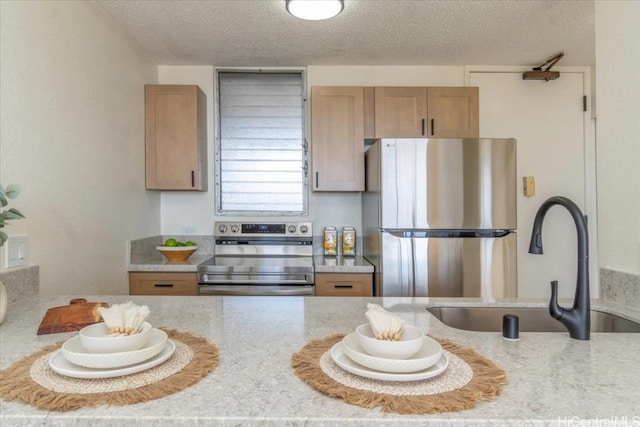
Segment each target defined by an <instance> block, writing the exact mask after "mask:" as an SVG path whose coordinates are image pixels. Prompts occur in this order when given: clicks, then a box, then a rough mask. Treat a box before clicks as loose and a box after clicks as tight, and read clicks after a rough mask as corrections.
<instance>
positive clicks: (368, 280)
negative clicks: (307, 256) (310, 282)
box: [315, 273, 373, 297]
mask: <svg viewBox="0 0 640 427" xmlns="http://www.w3.org/2000/svg"><path fill="white" fill-rule="evenodd" d="M315 279H316V280H315V281H316V284H315V286H316V296H324V297H333V296H349V297H370V296H373V286H372V283H373V282H372V277H371V274H361V273H358V274H334V273H320V274H316V276H315Z"/></svg>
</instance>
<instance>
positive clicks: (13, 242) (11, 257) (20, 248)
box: [4, 236, 29, 268]
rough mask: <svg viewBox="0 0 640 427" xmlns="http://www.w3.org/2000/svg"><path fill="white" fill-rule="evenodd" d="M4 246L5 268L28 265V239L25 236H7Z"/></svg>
mask: <svg viewBox="0 0 640 427" xmlns="http://www.w3.org/2000/svg"><path fill="white" fill-rule="evenodd" d="M5 245H6V251H5V254H6V255H5V262H4V265H6V266H7V268H13V267H22V266H24V265H28V264H29V238H28V237H27V236H9V238H8V239H7V241H6V243H5Z"/></svg>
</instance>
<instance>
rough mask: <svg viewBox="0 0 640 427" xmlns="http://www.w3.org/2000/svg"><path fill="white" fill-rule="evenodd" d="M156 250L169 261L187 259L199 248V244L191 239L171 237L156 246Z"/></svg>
mask: <svg viewBox="0 0 640 427" xmlns="http://www.w3.org/2000/svg"><path fill="white" fill-rule="evenodd" d="M156 250H157V251H158V252H160V253H161V254H162V255H163V256H164V257H165V258H166V259H167V260H168V261H186V260H188V259H189V257H190V256H191V255H193V253H194V252H195V251H197V250H198V245H196V244H195V243H193V242H192V241H191V240H187V241H186V242H180V241H179V240H176V239H174V238H170V239H167V240H165V241H164V243H163V244H162V245H158V246H156Z"/></svg>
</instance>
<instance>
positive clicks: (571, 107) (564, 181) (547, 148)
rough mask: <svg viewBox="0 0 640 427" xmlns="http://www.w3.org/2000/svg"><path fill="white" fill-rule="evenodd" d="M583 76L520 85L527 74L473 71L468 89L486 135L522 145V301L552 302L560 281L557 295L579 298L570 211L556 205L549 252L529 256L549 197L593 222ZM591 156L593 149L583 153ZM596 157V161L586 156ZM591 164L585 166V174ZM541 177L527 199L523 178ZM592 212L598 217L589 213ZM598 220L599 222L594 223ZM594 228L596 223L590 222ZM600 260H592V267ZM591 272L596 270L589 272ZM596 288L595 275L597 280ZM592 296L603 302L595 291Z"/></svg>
mask: <svg viewBox="0 0 640 427" xmlns="http://www.w3.org/2000/svg"><path fill="white" fill-rule="evenodd" d="M584 79H585V75H584V73H582V72H562V73H561V74H560V78H558V79H557V80H553V81H549V82H545V81H532V80H522V72H521V71H519V72H475V71H471V72H470V74H469V77H468V81H469V86H478V87H479V88H480V89H479V92H480V136H481V137H483V138H506V137H512V138H516V139H517V153H518V154H517V159H518V161H517V174H518V177H517V179H518V181H519V182H518V189H519V190H518V199H517V206H518V214H517V218H518V263H517V265H518V296H519V297H521V298H548V297H549V296H550V295H551V290H550V286H549V282H550V281H552V280H558V281H559V296H560V297H566V298H573V295H574V293H575V284H576V275H577V237H576V231H575V230H576V229H575V226H574V223H573V220H572V219H571V216H570V215H569V213H568V212H567V211H566V210H565V209H564V208H562V207H561V206H554V207H552V208H551V210H550V211H549V212H548V213H547V215H546V218H545V222H544V225H543V227H542V241H543V248H544V254H543V255H532V254H529V253H528V251H529V240H530V238H531V227H532V224H533V219H534V217H535V214H536V212H537V210H538V208H539V207H540V205H541V204H542V203H543V202H544V201H545V200H546V199H547V198H549V197H552V196H566V197H568V198H570V199H571V200H573V201H574V202H575V203H576V204H577V205H578V206H579V207H580V209H581V210H582V211H583V213H584V214H585V215H589V220H590V221H594V220H595V206H593V207H591V206H589V207H588V208H589V211H587V206H586V201H587V200H589V193H588V192H587V189H586V186H585V182H590V180H586V178H587V177H586V176H585V170H587V171H590V170H591V166H590V165H589V164H586V163H585V153H586V152H588V149H589V145H588V144H586V142H587V138H586V136H585V125H586V124H587V123H588V120H586V118H587V113H586V112H584V111H583V97H584V96H585V95H586V94H585V82H584ZM585 150H587V151H585ZM586 158H587V159H590V158H591V157H590V156H586ZM585 164H586V166H587V167H586V168H585ZM524 176H533V177H534V178H535V195H534V196H533V197H525V196H524V194H523V190H522V188H523V185H522V178H523V177H524ZM592 210H593V212H591V211H592ZM594 222H595V221H594ZM589 229H590V230H595V224H590V226H589ZM595 241H596V233H595V232H592V233H591V236H590V253H591V254H594V253H595V247H596V246H595ZM594 260H595V258H594V257H592V260H591V263H592V264H593V262H594ZM590 270H591V271H592V272H595V271H597V268H596V266H593V265H592V266H591V269H590ZM591 276H592V278H591V283H592V286H591V288H592V290H593V289H594V288H595V284H597V277H593V274H591ZM592 296H597V294H594V292H593V291H592Z"/></svg>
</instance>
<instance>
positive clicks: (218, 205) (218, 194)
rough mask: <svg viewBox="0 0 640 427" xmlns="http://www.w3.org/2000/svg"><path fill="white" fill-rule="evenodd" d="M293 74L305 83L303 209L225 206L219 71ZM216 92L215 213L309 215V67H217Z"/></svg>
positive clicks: (303, 94) (239, 215)
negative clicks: (223, 201)
mask: <svg viewBox="0 0 640 427" xmlns="http://www.w3.org/2000/svg"><path fill="white" fill-rule="evenodd" d="M229 72H236V73H276V74H284V73H292V74H300V78H301V85H302V88H301V90H302V94H301V96H302V100H301V101H302V123H301V126H302V147H301V150H302V171H301V173H302V188H301V191H302V211H233V210H223V209H222V190H221V179H222V175H221V170H222V169H221V166H222V159H221V143H222V141H221V138H222V137H221V126H220V124H221V111H220V110H221V109H220V83H219V74H220V73H229ZM213 81H214V92H215V105H214V126H215V131H214V135H215V140H214V162H215V167H214V170H215V173H214V187H215V209H216V215H220V216H236V217H279V216H300V217H306V216H308V214H309V156H310V154H309V140H308V136H307V129H308V109H309V106H308V102H307V101H308V99H307V98H308V96H307V76H306V68H304V67H284V68H279V67H273V68H262V67H261V68H235V67H234V68H227V67H216V68H214V79H213Z"/></svg>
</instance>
